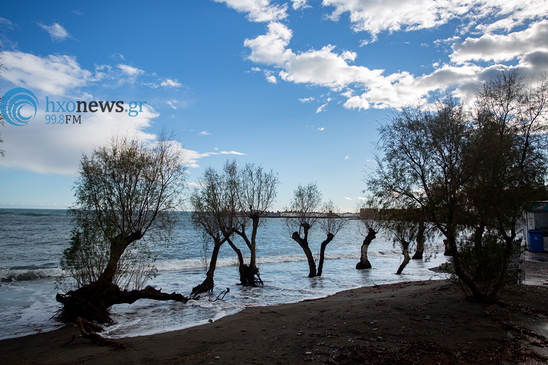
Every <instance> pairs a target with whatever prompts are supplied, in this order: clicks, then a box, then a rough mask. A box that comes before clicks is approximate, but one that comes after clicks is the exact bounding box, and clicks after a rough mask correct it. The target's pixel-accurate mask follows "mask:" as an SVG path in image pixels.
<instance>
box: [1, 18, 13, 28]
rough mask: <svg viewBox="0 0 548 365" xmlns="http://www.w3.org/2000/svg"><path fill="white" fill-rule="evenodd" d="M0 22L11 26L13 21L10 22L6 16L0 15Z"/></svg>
mask: <svg viewBox="0 0 548 365" xmlns="http://www.w3.org/2000/svg"><path fill="white" fill-rule="evenodd" d="M0 24H2V25H8V26H12V25H13V23H12V22H11V21H9V20H8V19H6V18H2V17H1V16H0Z"/></svg>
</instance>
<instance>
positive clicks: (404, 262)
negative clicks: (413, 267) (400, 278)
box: [396, 241, 411, 275]
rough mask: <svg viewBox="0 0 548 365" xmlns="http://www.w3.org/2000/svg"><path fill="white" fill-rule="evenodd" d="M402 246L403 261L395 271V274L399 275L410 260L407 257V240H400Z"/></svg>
mask: <svg viewBox="0 0 548 365" xmlns="http://www.w3.org/2000/svg"><path fill="white" fill-rule="evenodd" d="M402 248H403V252H402V253H403V262H402V263H401V265H400V267H399V268H398V271H396V274H397V275H400V274H401V273H402V271H403V269H405V267H406V266H407V264H408V263H409V261H410V260H411V258H410V257H409V242H405V241H404V242H402Z"/></svg>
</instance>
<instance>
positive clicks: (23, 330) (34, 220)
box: [0, 209, 446, 339]
mask: <svg viewBox="0 0 548 365" xmlns="http://www.w3.org/2000/svg"><path fill="white" fill-rule="evenodd" d="M180 218H181V219H180V223H179V224H178V225H177V228H176V229H175V231H174V233H173V236H172V239H171V241H170V242H169V244H166V243H156V244H155V245H153V247H152V249H153V251H154V253H155V254H156V255H157V261H156V266H157V269H158V274H157V276H156V277H155V278H154V279H151V280H150V281H149V282H148V284H149V285H152V286H154V287H155V288H157V289H161V290H162V291H164V292H168V293H171V292H178V293H181V294H183V295H185V296H188V295H189V294H190V292H191V290H192V288H193V287H194V286H196V285H198V284H200V283H201V282H202V281H203V279H204V278H205V271H206V269H207V263H208V260H209V256H210V254H211V246H212V245H211V243H210V242H208V241H207V240H206V239H204V237H203V235H202V234H201V232H199V231H197V230H196V229H195V228H194V227H193V226H192V224H191V222H190V215H189V214H188V213H181V214H180ZM360 224H361V223H360V222H359V221H358V220H348V224H347V225H346V226H345V227H344V228H343V229H342V230H341V231H340V232H339V233H338V234H337V235H336V236H335V239H334V240H333V241H332V242H331V243H330V244H329V245H328V246H327V250H326V260H325V262H324V268H323V273H322V276H321V277H316V278H308V264H307V261H306V257H305V255H304V253H303V252H302V249H301V248H300V247H299V245H298V244H297V243H296V242H295V241H293V240H292V239H291V237H290V234H289V232H288V230H287V228H286V226H285V221H284V219H281V218H266V219H264V220H263V222H262V225H261V226H260V227H259V232H258V237H257V256H258V266H259V270H260V275H261V278H262V280H263V281H264V286H261V287H243V286H240V285H238V281H239V280H238V277H239V276H238V269H237V260H236V257H235V254H234V253H233V251H232V250H231V249H230V247H229V246H228V245H224V246H223V247H222V248H221V252H220V259H219V261H218V263H217V269H216V270H215V277H214V280H215V289H214V291H213V293H212V294H211V295H207V294H205V295H202V297H201V298H200V299H199V300H191V301H188V302H187V303H180V302H174V301H166V302H161V301H155V300H146V299H145V300H139V301H137V302H135V303H133V304H119V305H115V306H113V307H112V308H111V313H112V318H113V319H114V322H115V323H114V324H112V325H108V326H106V328H105V332H103V334H104V335H106V336H108V337H112V338H117V337H127V336H138V335H146V334H154V333H159V332H165V331H171V330H179V329H183V328H187V327H191V326H195V325H199V324H203V323H207V322H209V321H215V320H216V319H218V318H221V317H223V316H226V315H229V314H233V313H236V312H238V311H240V310H242V309H243V308H245V307H248V306H264V305H276V304H281V303H292V302H298V301H302V300H305V299H314V298H321V297H326V296H329V295H332V294H334V293H336V292H339V291H342V290H347V289H353V288H357V287H362V286H371V285H381V284H389V283H395V282H402V281H414V280H436V279H444V278H445V275H443V274H438V273H435V272H433V271H431V270H429V269H430V268H433V267H437V266H439V265H440V264H441V263H444V262H446V258H445V257H444V256H443V247H442V244H441V239H437V240H434V242H432V243H430V244H429V245H428V246H427V251H426V253H425V259H424V260H411V262H410V263H409V264H408V265H407V267H406V268H405V270H404V272H403V275H396V274H395V272H396V270H397V268H398V266H399V265H400V263H401V261H402V259H403V256H402V254H401V249H400V248H399V247H397V246H394V245H393V243H392V242H391V241H389V240H387V239H386V237H385V236H384V235H383V234H382V232H381V233H380V234H378V235H377V238H376V239H375V240H374V241H373V243H372V244H371V246H370V248H369V260H370V262H371V264H372V266H373V268H372V269H369V270H356V269H355V266H356V263H357V262H358V261H359V258H360V248H361V244H362V241H363V239H364V234H363V233H364V232H363V229H362V228H361V226H360ZM71 229H72V224H71V221H70V219H69V218H68V217H67V214H66V211H65V210H46V209H33V210H27V209H0V280H1V282H0V339H7V338H13V337H19V336H24V335H28V334H33V333H38V332H45V331H51V330H54V329H56V328H58V327H60V326H62V324H61V323H59V322H58V321H56V320H55V314H56V312H57V311H58V310H59V308H60V305H59V304H58V303H57V302H56V301H55V294H56V293H57V291H58V290H57V289H56V287H55V279H56V278H58V277H59V276H60V275H61V274H62V271H61V269H60V265H59V260H60V258H61V254H62V252H63V250H64V249H65V248H66V247H67V246H68V244H69V237H70V232H71ZM323 238H324V237H322V233H321V231H320V230H319V229H318V230H316V231H314V232H312V234H311V235H310V237H309V241H310V245H311V248H312V251H313V252H315V253H318V251H319V244H320V243H321V241H322V240H323ZM136 244H139V243H138V242H137V243H136ZM240 247H241V249H242V252H243V253H244V255H245V252H246V251H245V247H244V245H241V242H240ZM316 257H317V256H316ZM227 289H229V291H228V292H226V291H227Z"/></svg>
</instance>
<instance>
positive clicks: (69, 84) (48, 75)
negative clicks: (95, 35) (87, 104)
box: [2, 51, 93, 95]
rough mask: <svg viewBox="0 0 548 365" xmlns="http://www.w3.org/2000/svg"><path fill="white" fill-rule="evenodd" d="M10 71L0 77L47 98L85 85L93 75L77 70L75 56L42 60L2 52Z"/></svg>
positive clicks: (20, 54)
mask: <svg viewBox="0 0 548 365" xmlns="http://www.w3.org/2000/svg"><path fill="white" fill-rule="evenodd" d="M2 57H3V59H4V63H5V65H6V67H8V69H9V72H4V73H3V74H2V77H3V78H5V79H6V80H8V81H10V82H11V83H13V84H14V85H16V86H20V87H25V88H28V89H30V90H31V91H34V90H36V89H38V90H41V91H44V92H45V93H47V94H49V95H65V94H66V92H67V90H68V89H72V88H77V87H80V86H83V85H85V84H86V83H87V82H88V81H89V80H90V79H93V77H92V73H91V72H89V71H87V70H84V69H82V68H80V65H79V64H78V62H76V58H75V57H71V56H54V55H49V56H47V57H44V58H41V57H37V56H34V55H31V54H28V53H23V52H10V51H6V52H3V54H2Z"/></svg>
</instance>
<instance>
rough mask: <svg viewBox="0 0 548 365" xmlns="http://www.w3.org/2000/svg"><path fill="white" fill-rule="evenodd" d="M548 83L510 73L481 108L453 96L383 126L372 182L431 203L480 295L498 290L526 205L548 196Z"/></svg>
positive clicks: (404, 199) (414, 201)
mask: <svg viewBox="0 0 548 365" xmlns="http://www.w3.org/2000/svg"><path fill="white" fill-rule="evenodd" d="M547 86H548V85H547V81H546V79H543V80H542V81H541V83H540V84H539V85H538V86H536V87H533V86H527V85H524V84H523V82H522V79H520V78H519V77H518V75H517V73H503V74H501V75H500V76H499V77H497V78H495V79H493V80H491V81H489V82H487V83H486V84H485V85H484V87H483V89H482V90H481V91H480V92H478V103H477V104H476V109H475V110H474V111H473V112H472V113H467V112H466V111H465V110H464V108H463V106H462V105H460V104H459V103H457V102H456V101H455V100H453V99H451V98H448V99H445V100H441V101H439V102H438V103H437V107H436V109H435V110H433V111H430V110H427V109H426V108H423V109H415V110H414V109H411V108H407V109H404V110H403V111H402V112H401V113H398V114H396V115H395V116H394V118H393V119H392V120H391V121H390V123H388V124H386V125H385V126H383V127H382V128H381V129H380V137H381V139H380V143H379V149H380V151H381V152H382V153H383V156H382V158H379V159H378V162H379V165H378V168H377V170H376V174H375V176H374V177H372V178H371V179H369V181H368V186H369V188H370V189H371V190H372V191H373V192H374V193H375V194H376V195H377V196H381V197H390V198H392V199H394V202H395V205H396V207H397V208H399V209H407V210H417V209H420V210H421V211H424V212H425V214H426V217H427V218H428V221H430V222H432V224H434V225H435V226H436V229H437V230H439V231H440V232H441V233H442V234H443V235H444V236H445V239H446V240H447V244H448V246H449V248H450V249H451V254H452V258H451V260H452V263H453V268H454V273H455V275H456V276H457V277H458V278H459V280H460V281H461V282H462V283H464V286H465V287H466V288H468V290H470V293H471V294H472V295H473V297H474V298H475V299H476V300H478V301H487V302H492V301H493V300H494V299H495V296H496V295H497V293H498V292H499V291H500V289H501V288H502V286H503V284H504V283H505V281H506V277H507V274H508V263H509V261H510V259H511V257H512V253H513V251H514V248H515V247H516V241H517V240H518V235H517V234H518V221H519V219H520V218H521V216H522V212H523V209H524V207H525V204H526V203H527V202H529V201H532V200H535V199H539V198H541V199H542V198H544V197H545V196H544V194H545V191H544V183H545V177H546V167H547V160H546V147H545V146H546V145H545V141H546V133H545V132H546V130H545V128H546V100H547V95H548V87H547ZM486 151H489V153H486ZM468 247H473V249H468ZM495 248H496V250H495V251H496V252H499V254H494V251H493V250H494V249H495ZM471 262H473V264H471ZM485 263H489V265H485ZM472 268H473V269H472Z"/></svg>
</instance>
